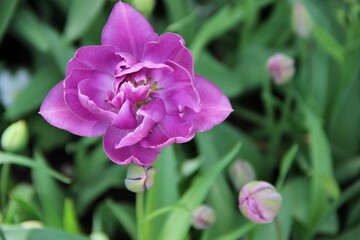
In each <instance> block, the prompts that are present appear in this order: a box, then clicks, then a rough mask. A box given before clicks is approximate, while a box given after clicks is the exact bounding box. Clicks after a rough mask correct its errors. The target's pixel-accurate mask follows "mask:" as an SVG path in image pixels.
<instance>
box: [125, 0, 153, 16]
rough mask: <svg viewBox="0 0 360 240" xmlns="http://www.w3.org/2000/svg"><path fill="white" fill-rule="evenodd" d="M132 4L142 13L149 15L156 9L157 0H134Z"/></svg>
mask: <svg viewBox="0 0 360 240" xmlns="http://www.w3.org/2000/svg"><path fill="white" fill-rule="evenodd" d="M131 5H133V6H134V8H136V9H137V10H138V11H139V12H140V13H141V14H143V15H145V16H149V15H150V14H151V13H152V11H153V10H154V7H155V0H132V1H131Z"/></svg>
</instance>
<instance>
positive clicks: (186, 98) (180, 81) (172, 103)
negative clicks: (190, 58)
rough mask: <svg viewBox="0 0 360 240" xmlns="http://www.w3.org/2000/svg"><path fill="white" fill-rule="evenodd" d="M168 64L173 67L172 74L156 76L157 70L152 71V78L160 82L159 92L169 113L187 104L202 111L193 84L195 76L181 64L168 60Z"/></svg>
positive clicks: (195, 109)
mask: <svg viewBox="0 0 360 240" xmlns="http://www.w3.org/2000/svg"><path fill="white" fill-rule="evenodd" d="M166 65H167V66H169V67H170V68H172V69H173V72H172V73H170V74H166V75H162V76H156V74H157V70H154V71H152V73H151V78H152V79H153V80H154V81H156V82H158V85H157V86H158V88H160V89H161V90H160V91H159V92H158V93H157V94H159V96H160V97H161V98H162V99H164V102H165V104H166V109H167V112H168V113H173V112H176V111H178V109H179V106H186V107H189V108H191V109H193V110H194V111H200V97H199V95H198V93H197V91H196V90H195V87H194V85H193V78H192V77H191V75H190V74H189V72H188V71H186V69H185V68H183V67H182V66H180V65H179V64H177V63H175V62H172V61H166Z"/></svg>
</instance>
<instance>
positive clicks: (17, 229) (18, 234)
mask: <svg viewBox="0 0 360 240" xmlns="http://www.w3.org/2000/svg"><path fill="white" fill-rule="evenodd" d="M0 229H1V231H2V232H3V235H4V236H5V237H6V238H5V239H1V240H28V237H29V234H30V231H31V229H24V228H22V227H21V226H15V225H11V226H10V225H1V226H0ZM0 236H1V235H0Z"/></svg>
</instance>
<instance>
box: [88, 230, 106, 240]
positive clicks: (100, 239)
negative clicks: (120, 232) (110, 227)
mask: <svg viewBox="0 0 360 240" xmlns="http://www.w3.org/2000/svg"><path fill="white" fill-rule="evenodd" d="M90 240H109V237H108V236H106V235H105V233H102V232H93V233H91V235H90Z"/></svg>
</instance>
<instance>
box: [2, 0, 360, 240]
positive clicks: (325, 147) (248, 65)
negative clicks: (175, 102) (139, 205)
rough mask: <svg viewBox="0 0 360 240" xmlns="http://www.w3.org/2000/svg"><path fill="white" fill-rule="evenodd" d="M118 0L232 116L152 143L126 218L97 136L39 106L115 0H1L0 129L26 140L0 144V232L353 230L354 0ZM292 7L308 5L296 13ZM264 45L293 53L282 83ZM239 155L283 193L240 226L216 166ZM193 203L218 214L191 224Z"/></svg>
mask: <svg viewBox="0 0 360 240" xmlns="http://www.w3.org/2000/svg"><path fill="white" fill-rule="evenodd" d="M127 2H130V3H131V4H132V5H133V6H135V7H137V8H138V10H139V11H141V12H142V13H143V14H145V15H146V16H147V18H148V20H149V21H150V22H151V24H152V25H153V27H154V28H155V30H156V31H157V32H158V33H159V34H161V33H164V32H167V31H171V32H177V33H179V34H181V35H182V36H183V37H184V39H185V40H186V45H187V46H188V47H189V48H190V50H191V51H192V53H193V56H194V60H195V72H196V73H198V74H200V75H203V76H205V77H207V78H208V79H210V80H211V81H212V82H214V83H215V84H216V85H217V86H218V87H219V88H220V89H221V90H222V91H223V92H224V93H225V94H226V95H227V96H228V97H229V98H230V100H231V102H232V106H233V109H234V110H235V111H234V112H233V113H232V115H231V116H230V117H229V119H228V120H227V121H226V122H224V123H223V124H221V125H219V126H218V127H216V128H214V129H213V130H211V131H209V132H207V133H200V134H198V135H197V136H196V137H195V139H194V140H193V141H191V142H189V143H186V144H181V145H176V146H171V147H168V148H166V149H164V150H163V151H162V154H161V155H160V156H159V159H157V161H156V164H155V165H156V168H157V176H156V182H155V186H154V187H153V188H152V189H151V190H149V191H148V192H147V195H146V217H145V220H144V221H143V222H140V223H136V218H135V206H134V205H135V196H134V195H133V194H132V193H130V192H128V191H127V190H126V189H125V187H124V178H125V175H126V170H127V168H126V166H118V165H115V164H113V163H111V162H110V161H109V160H108V159H107V158H106V156H105V154H104V152H103V149H102V145H101V139H85V138H79V137H75V136H72V135H71V134H69V133H67V132H65V131H62V130H59V129H56V128H54V127H52V126H51V125H49V124H48V123H46V122H45V121H44V120H43V119H42V118H41V116H40V115H38V114H37V112H38V110H39V106H40V104H41V102H42V101H43V99H44V97H45V96H46V94H47V93H48V91H49V90H50V89H51V88H52V87H53V86H54V85H55V84H56V83H57V82H59V81H61V80H62V79H63V78H64V74H65V67H66V65H67V62H68V61H69V60H70V58H71V57H72V56H73V54H74V52H75V51H76V49H77V48H79V47H80V46H85V45H98V44H100V36H101V30H102V28H103V26H104V24H105V22H106V20H107V17H108V15H109V14H110V12H111V9H112V7H113V5H114V3H115V1H106V0H72V1H71V0H36V1H35V0H0V84H1V85H0V86H1V89H0V90H1V94H2V95H1V101H2V105H1V106H0V114H1V115H0V116H1V118H0V132H3V131H5V129H6V128H7V127H9V125H10V124H12V123H14V122H17V121H18V120H24V122H25V123H26V125H27V129H28V137H29V141H28V142H27V143H26V146H25V147H24V148H22V149H19V151H15V152H11V151H10V150H8V149H5V148H3V149H2V150H1V152H0V174H1V175H0V181H1V182H0V207H1V208H0V239H1V240H5V239H6V240H25V239H26V240H42V239H43V240H58V239H59V240H60V239H61V240H63V239H68V240H77V239H79V240H81V239H89V238H90V239H92V240H102V239H137V237H136V228H137V225H139V224H140V225H141V227H143V228H144V229H145V230H144V231H145V232H146V234H147V235H146V239H150V240H151V239H154V240H155V239H156V240H158V239H160V240H161V239H163V240H169V239H171V240H176V239H179V240H183V239H210V240H212V239H228V240H230V239H234V240H235V239H240V238H241V237H243V236H245V237H244V239H266V240H268V239H269V240H272V239H279V240H283V239H300V240H306V239H321V240H327V239H329V240H330V239H341V240H345V239H356V238H357V237H358V236H359V234H360V182H359V179H360V151H359V147H360V128H359V127H360V74H359V70H360V3H359V1H357V0H317V1H311V0H132V1H127ZM298 4H301V6H302V7H303V8H304V9H305V11H306V12H307V14H305V15H304V16H303V15H301V14H300V15H299V14H297V13H296V11H295V9H296V8H295V6H297V5H298ZM302 18H304V19H302ZM298 21H304V24H305V25H303V27H305V28H307V30H308V34H307V35H306V36H303V35H301V34H300V33H299V31H300V29H299V28H298V27H297V26H298V25H297V22H298ZM276 53H284V54H287V55H288V56H290V57H292V58H293V59H294V61H295V75H294V77H293V78H292V79H291V80H290V81H289V82H288V83H286V84H280V85H279V84H274V83H273V81H272V79H271V76H270V75H269V73H268V71H267V69H266V63H267V60H268V58H269V57H270V56H272V55H273V54H276ZM25 135H26V134H25ZM25 135H22V134H21V132H20V133H19V132H16V134H15V136H17V137H18V138H25V137H26V136H25ZM19 141H20V142H21V139H20V140H19ZM15 142H16V141H15ZM239 143H240V144H241V147H239ZM15 150H16V149H15ZM238 158H241V159H246V160H247V161H248V162H249V163H251V164H252V165H253V166H254V168H255V171H256V173H257V179H259V180H265V181H268V182H270V183H272V184H274V185H275V186H276V187H277V190H278V191H279V192H280V193H281V194H282V195H283V204H282V208H281V211H280V214H279V216H278V219H277V220H276V221H275V222H273V223H271V224H266V225H258V226H253V225H251V224H250V225H249V223H248V220H246V219H245V218H244V217H243V216H242V215H241V214H240V212H239V211H238V206H237V205H238V202H237V201H238V200H237V199H238V194H239V193H238V191H237V190H236V189H235V188H234V187H233V186H232V185H231V182H230V177H229V174H228V165H229V164H230V162H231V161H233V160H234V159H238ZM201 203H207V204H208V205H210V206H212V207H213V208H214V209H215V210H216V213H217V222H216V224H215V225H214V226H212V227H211V228H209V229H207V230H205V231H199V230H195V229H193V228H191V226H190V225H191V215H190V213H189V211H191V210H192V209H193V208H195V207H196V206H197V205H199V204H201ZM29 226H32V227H39V226H41V228H31V227H29Z"/></svg>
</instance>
